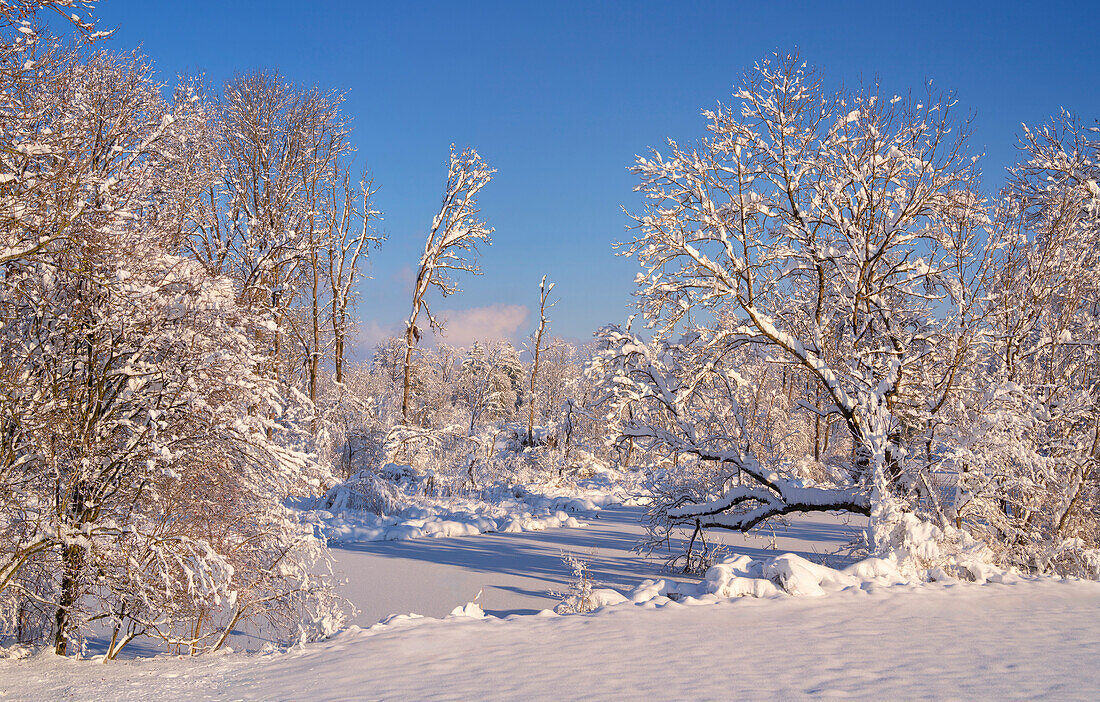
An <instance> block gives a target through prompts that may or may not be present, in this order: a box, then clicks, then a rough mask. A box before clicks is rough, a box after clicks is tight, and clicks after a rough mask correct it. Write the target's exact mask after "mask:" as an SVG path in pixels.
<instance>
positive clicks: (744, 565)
mask: <svg viewBox="0 0 1100 702" xmlns="http://www.w3.org/2000/svg"><path fill="white" fill-rule="evenodd" d="M961 572H962V573H963V574H964V575H965V577H963V578H962V579H963V580H966V581H969V582H974V583H1004V584H1008V583H1014V582H1019V581H1021V580H1023V578H1022V577H1021V576H1020V575H1019V574H1018V573H1016V572H1015V571H1014V570H1011V569H1009V570H1005V569H1002V568H997V567H996V566H993V565H991V564H989V563H986V562H978V561H974V562H968V566H967V569H966V570H963V571H961ZM944 580H958V578H953V577H951V576H950V575H949V574H948V573H947V572H946V571H945V570H943V569H942V568H939V567H937V568H934V569H931V570H929V571H926V572H914V571H913V569H912V566H911V564H910V563H909V562H907V561H904V560H903V561H899V560H898V559H897V557H896V556H890V557H889V558H867V559H865V560H862V561H859V562H857V563H853V564H852V565H850V566H848V567H847V568H844V569H843V570H837V569H835V568H830V567H828V566H824V565H821V564H819V563H814V562H812V561H809V560H806V559H805V558H803V557H801V556H798V555H796V554H793V553H785V554H783V555H780V556H776V557H774V558H769V559H764V560H754V559H752V558H750V557H748V556H745V555H739V556H733V557H730V558H727V559H725V560H723V561H721V562H719V563H716V564H715V565H713V566H711V567H710V569H709V570H707V572H706V575H705V576H704V578H703V580H702V582H700V583H698V584H694V583H677V582H673V581H668V580H645V581H643V582H642V583H641V584H640V585H639V586H638V587H636V588H635V589H634V590H633V591H632V592H631V593H630V594H629V595H628V596H627V597H626V598H625V599H626V600H627V601H629V602H631V603H633V604H635V605H645V604H663V603H664V600H671V601H677V602H681V603H683V604H706V603H713V602H717V601H719V600H723V599H730V598H735V597H759V598H771V597H821V596H822V595H826V594H829V593H833V592H842V591H845V590H850V591H854V590H861V591H864V592H870V591H872V590H874V589H877V588H888V587H895V586H909V587H920V586H922V585H924V584H927V583H928V582H936V581H944Z"/></svg>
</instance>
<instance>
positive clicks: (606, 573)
mask: <svg viewBox="0 0 1100 702" xmlns="http://www.w3.org/2000/svg"><path fill="white" fill-rule="evenodd" d="M641 516H642V510H641V509H640V508H636V507H608V508H605V509H603V510H601V511H600V512H598V513H597V514H590V515H588V516H585V517H584V521H585V523H586V524H587V526H585V527H583V528H580V529H548V530H545V531H539V532H524V533H516V534H482V535H480V536H475V537H467V538H449V539H418V540H416V541H371V542H365V543H335V544H333V553H334V555H335V557H336V570H337V572H338V574H339V575H341V576H342V577H343V578H344V579H345V580H346V584H345V585H344V588H343V593H344V596H345V597H347V598H348V599H349V600H351V601H352V602H354V603H355V604H356V605H357V606H358V607H359V609H360V613H359V615H358V616H357V617H356V618H355V619H354V620H353V623H354V624H358V625H360V626H370V625H371V624H374V623H375V622H377V621H379V620H381V619H382V618H383V617H385V616H387V615H389V614H394V613H407V612H416V613H417V614H423V615H426V616H429V617H441V616H444V615H445V614H447V613H448V612H450V611H451V610H452V609H453V608H454V607H455V606H457V605H460V604H464V603H466V602H468V601H470V600H472V599H473V598H474V597H475V596H477V594H478V592H481V593H482V595H481V597H480V599H479V600H478V602H479V604H480V605H481V606H482V608H483V609H484V610H485V611H486V612H489V613H491V614H495V615H499V616H506V615H508V614H533V613H535V612H537V611H539V610H542V609H551V608H553V607H554V605H555V604H557V603H558V599H557V598H555V597H554V596H552V595H550V594H549V591H550V590H555V591H559V592H560V591H563V590H565V589H566V587H568V584H569V581H570V579H571V574H570V570H569V566H568V565H566V564H565V563H564V562H563V561H562V554H563V553H571V554H575V555H577V556H580V557H581V558H583V559H585V560H587V561H588V563H589V566H590V568H591V577H592V580H593V582H594V584H595V586H596V587H609V588H615V589H618V590H622V591H628V590H630V589H632V588H634V587H635V586H636V585H637V584H638V583H639V582H640V581H641V580H643V579H646V578H662V577H668V573H666V572H664V570H663V569H662V563H661V561H660V560H659V559H653V558H650V559H647V558H644V557H643V556H641V555H640V554H638V553H635V552H633V551H632V550H631V549H632V548H633V547H634V546H635V545H636V544H637V543H638V540H639V539H640V538H641V536H642V528H641V526H640V524H639V520H640V519H641ZM846 522H847V519H846V518H839V517H836V516H832V515H827V514H822V515H813V516H807V517H803V518H800V519H798V520H796V521H793V522H792V523H791V525H790V527H788V528H787V529H783V530H780V531H777V532H776V535H775V539H774V542H773V539H772V538H771V535H770V534H768V535H766V536H742V535H740V534H737V535H733V534H730V535H726V536H725V537H724V538H723V542H724V543H725V544H726V548H727V550H728V551H729V552H730V553H732V552H734V551H735V552H736V553H743V554H747V555H750V556H752V557H754V558H764V557H767V556H774V555H777V554H778V553H784V552H791V553H797V554H799V555H802V556H806V557H811V558H818V554H826V553H829V552H830V551H834V550H836V549H837V548H839V547H840V546H841V545H843V544H844V543H845V542H846V541H847V540H848V539H849V537H850V535H851V532H852V531H853V530H854V529H855V528H857V527H858V526H859V525H860V524H861V523H862V522H860V521H855V520H853V522H854V523H853V525H852V526H848V525H847V524H846ZM773 546H774V549H773ZM819 560H820V559H819ZM831 560H832V562H833V563H834V564H836V565H844V564H845V563H846V562H845V561H843V560H842V559H839V558H833V559H831ZM681 579H685V580H686V578H681Z"/></svg>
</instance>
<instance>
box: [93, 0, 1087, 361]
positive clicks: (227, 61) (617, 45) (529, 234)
mask: <svg viewBox="0 0 1100 702" xmlns="http://www.w3.org/2000/svg"><path fill="white" fill-rule="evenodd" d="M97 14H98V15H99V17H100V19H101V22H103V24H104V25H105V26H106V27H116V26H117V27H118V31H117V33H116V35H115V37H114V39H113V40H112V43H113V44H114V45H115V46H116V47H119V48H130V47H135V46H138V45H140V46H141V47H142V49H143V51H144V52H145V53H146V54H147V55H148V56H149V57H150V58H151V59H152V60H153V62H154V63H155V64H156V65H157V66H158V68H159V69H160V71H161V72H162V75H163V77H164V78H165V79H171V78H172V77H173V76H175V75H176V74H178V73H190V74H194V73H198V72H203V73H205V74H206V75H207V77H208V78H209V79H210V80H212V81H214V82H215V83H220V82H222V81H224V80H225V79H227V78H228V77H230V76H231V75H232V74H233V73H234V72H235V71H238V70H249V69H254V68H265V67H274V68H278V69H279V70H280V71H282V72H283V74H284V75H286V76H287V77H288V78H289V79H291V80H293V81H296V82H299V83H303V84H307V85H317V86H319V87H323V88H337V89H341V90H347V91H348V93H347V102H346V112H347V113H348V114H349V115H350V116H351V117H352V118H353V123H354V126H355V132H354V142H355V144H356V145H357V147H358V149H359V154H360V157H361V158H362V159H364V160H365V162H366V164H367V165H368V166H369V167H370V169H371V170H372V172H373V174H374V176H375V178H376V181H377V183H378V184H379V185H380V186H381V191H380V192H379V194H378V197H377V203H376V204H377V206H378V207H379V208H380V209H382V210H383V211H384V212H385V222H384V225H383V228H384V231H385V232H386V233H387V234H388V236H389V240H388V241H387V242H386V243H385V244H384V245H383V247H382V249H381V250H380V251H377V252H372V254H373V260H372V264H371V271H370V272H371V275H373V279H372V280H369V281H366V282H365V283H364V285H363V286H362V300H361V303H360V307H359V311H360V316H361V318H362V321H363V325H364V329H366V330H367V332H368V333H367V336H368V337H370V338H374V337H375V336H377V335H378V334H379V333H382V332H385V331H388V330H396V329H398V327H399V326H400V323H401V319H403V318H404V316H405V315H406V314H407V313H408V310H407V306H408V303H409V300H408V283H407V279H408V277H409V275H410V271H411V268H412V267H413V266H415V264H416V262H417V260H418V257H419V254H420V251H421V249H422V247H423V239H424V234H425V232H426V228H427V226H428V225H429V224H430V221H431V217H432V215H433V214H434V212H435V211H436V209H437V208H438V203H439V197H440V194H441V189H442V185H443V180H444V176H445V170H446V160H447V153H448V151H447V150H448V145H449V144H450V143H452V142H456V143H457V144H458V145H460V146H462V145H470V146H474V147H475V148H477V149H478V150H479V151H480V152H481V154H482V156H483V157H484V158H485V159H486V160H487V161H488V162H489V163H490V164H491V165H492V166H494V167H496V168H497V169H498V171H499V172H498V174H497V176H496V179H495V180H494V182H493V183H491V184H490V185H489V186H488V187H487V188H486V190H485V191H484V195H483V197H482V199H481V205H482V212H483V215H484V216H485V217H486V218H487V219H488V221H489V223H490V224H491V225H492V226H494V227H495V228H496V234H495V235H494V243H493V245H492V247H490V248H488V249H486V250H484V251H483V255H482V266H483V269H484V271H485V275H484V276H482V277H480V278H476V279H467V280H465V281H464V283H465V284H464V285H463V288H464V292H463V293H462V294H460V295H458V296H456V297H454V298H450V299H448V300H446V301H442V302H439V303H437V305H436V306H437V307H439V308H440V309H450V310H455V311H456V312H455V313H454V314H452V315H451V317H452V319H453V321H454V324H455V326H456V327H463V326H464V327H465V331H467V332H470V333H472V332H473V330H476V329H483V328H484V329H489V328H492V327H494V326H496V327H499V328H500V330H502V331H507V330H508V329H510V328H514V331H515V333H516V334H518V335H523V334H526V333H528V332H529V331H530V330H531V328H533V327H534V325H535V324H536V323H537V319H535V316H536V315H537V295H538V282H539V279H540V278H541V277H542V275H543V274H544V273H546V274H549V277H550V279H551V280H553V281H555V282H556V283H557V287H556V288H555V290H554V292H555V296H556V297H557V299H558V304H557V306H556V307H555V308H554V310H553V314H552V318H553V320H554V323H553V333H555V334H560V335H563V336H570V337H577V338H588V337H589V335H590V334H591V332H592V331H593V330H594V329H595V328H597V327H598V326H600V325H602V324H604V323H606V322H609V321H622V320H623V319H624V318H625V316H626V315H627V314H628V310H627V306H628V305H629V303H630V292H631V289H632V279H633V274H634V270H635V266H634V264H633V262H632V261H629V260H624V259H621V258H616V257H614V256H613V255H612V248H611V245H612V243H613V242H615V241H617V240H622V239H624V238H626V236H627V234H626V232H625V226H626V225H627V223H628V220H627V218H626V217H625V216H624V215H623V213H622V211H621V206H626V207H628V208H633V206H634V205H635V204H636V197H635V195H634V194H633V192H632V187H633V180H632V178H631V176H630V175H629V174H628V173H627V171H626V168H627V167H628V166H629V165H630V163H631V162H632V160H633V157H634V155H635V154H638V153H641V152H643V151H644V150H645V149H646V147H647V146H650V145H658V146H659V145H660V144H661V143H662V142H663V140H664V138H665V137H666V136H671V137H674V138H676V139H678V140H689V139H692V138H696V137H698V136H701V134H702V126H703V121H702V119H701V117H700V116H699V112H700V110H701V109H702V108H704V107H709V106H711V105H713V104H714V103H715V102H716V101H718V100H725V99H726V98H727V97H728V95H729V92H730V88H731V86H733V84H734V83H735V82H736V81H737V80H738V78H739V76H740V75H741V74H742V72H743V71H744V70H745V69H746V68H748V67H749V66H751V65H752V63H753V62H754V61H756V60H757V59H759V58H761V57H762V56H764V55H765V54H767V53H770V52H773V51H775V50H780V51H784V52H786V51H790V50H792V49H798V50H799V51H800V52H801V54H802V57H803V58H804V59H805V60H807V61H809V62H810V63H812V64H814V65H816V66H817V67H818V68H820V69H821V70H822V72H823V74H824V77H825V78H826V80H827V81H829V82H831V83H834V84H836V85H841V84H843V85H849V86H855V85H858V84H860V83H861V82H866V81H869V80H873V79H875V78H876V77H877V78H878V80H879V81H880V82H881V83H882V85H883V86H884V89H885V90H888V91H895V92H900V91H904V90H908V89H909V88H914V89H916V88H919V87H920V86H921V85H923V83H924V82H925V81H926V80H928V79H932V80H933V81H934V85H935V86H937V87H939V88H940V89H945V90H953V91H955V92H956V93H957V96H958V98H959V100H960V107H961V108H963V109H964V110H968V111H972V112H973V113H974V123H973V131H974V135H973V140H972V144H973V147H974V150H975V151H976V152H984V153H985V154H986V156H985V159H984V161H983V164H984V165H983V169H984V171H985V173H986V181H987V185H988V187H989V188H990V189H994V188H996V187H997V186H998V185H999V184H1000V182H1001V180H1002V173H1003V169H1004V167H1005V166H1006V165H1008V164H1010V163H1011V162H1012V161H1013V160H1014V158H1015V150H1014V143H1015V135H1016V134H1017V133H1018V132H1019V125H1020V123H1021V122H1028V123H1034V122H1039V121H1043V120H1045V119H1047V118H1049V117H1050V116H1051V115H1054V114H1056V113H1057V111H1058V109H1059V108H1060V107H1065V108H1067V109H1069V110H1071V111H1072V112H1075V113H1077V114H1079V115H1080V116H1081V117H1082V119H1084V120H1087V121H1088V122H1090V123H1091V122H1092V121H1093V120H1094V119H1096V118H1097V117H1100V88H1098V84H1100V80H1098V79H1100V44H1098V42H1097V41H1096V33H1095V28H1096V27H1097V26H1098V24H1100V3H1095V2H1093V3H1084V2H1083V3H1041V4H1040V3H1035V4H1023V3H1013V2H997V3H991V2H980V3H977V2H976V3H962V2H960V3H920V2H907V3H893V2H875V3H865V2H860V3H855V2H852V3H831V2H805V3H794V2H767V1H757V2H752V3H741V2H697V3H672V2H666V3H657V2H640V1H635V2H606V3H600V2H591V1H590V2H553V3H534V2H484V3H478V2H470V3H438V4H436V3H428V2H411V1H407V2H401V1H391V2H335V1H331V0H313V1H312V2H284V1H283V0H267V1H265V2H255V1H252V0H221V1H220V2H209V1H207V0H186V1H180V2H176V1H172V2H159V1H157V2H150V1H149V0H103V2H102V4H101V6H100V8H99V10H98V12H97ZM493 305H496V306H497V307H495V308H493V309H489V310H485V309H478V310H475V311H474V312H465V313H463V312H461V311H462V310H467V309H470V308H486V307H489V306H493ZM508 305H511V306H513V307H505V306H508ZM522 306H526V308H529V309H534V310H535V314H528V315H527V316H526V319H523V320H520V318H521V317H523V309H522ZM456 333H457V334H458V335H459V337H461V336H462V333H463V330H462V329H456ZM457 340H459V341H461V338H459V339H457Z"/></svg>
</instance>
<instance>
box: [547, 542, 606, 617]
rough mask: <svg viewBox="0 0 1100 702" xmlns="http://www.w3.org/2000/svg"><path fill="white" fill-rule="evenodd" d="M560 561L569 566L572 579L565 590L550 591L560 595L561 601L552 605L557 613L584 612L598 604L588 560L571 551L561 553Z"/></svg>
mask: <svg viewBox="0 0 1100 702" xmlns="http://www.w3.org/2000/svg"><path fill="white" fill-rule="evenodd" d="M561 559H562V562H563V563H565V564H566V565H567V566H569V570H570V573H571V575H572V580H571V581H570V582H569V588H568V589H567V590H566V591H565V592H551V593H550V594H551V595H553V596H555V597H560V598H561V602H560V603H559V604H558V605H557V606H556V607H554V611H555V612H557V613H558V614H584V613H585V612H591V611H592V610H594V609H596V607H598V606H599V604H598V603H597V600H596V598H595V597H594V596H593V588H592V578H591V576H590V574H589V571H588V562H587V561H585V560H583V559H581V558H580V557H579V556H577V555H576V554H573V553H563V554H562V556H561Z"/></svg>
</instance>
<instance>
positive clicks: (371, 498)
mask: <svg viewBox="0 0 1100 702" xmlns="http://www.w3.org/2000/svg"><path fill="white" fill-rule="evenodd" d="M390 465H392V464H390ZM387 467H388V466H387ZM319 504H320V506H321V508H322V509H326V510H328V511H330V512H343V511H344V510H354V511H365V512H371V513H373V514H393V513H394V512H396V511H397V509H398V508H399V507H400V505H401V495H400V493H399V488H398V487H397V485H396V484H395V482H394V480H393V479H392V478H391V477H390V476H387V477H383V476H381V475H379V474H378V473H375V472H374V471H372V470H361V471H359V472H357V473H355V474H354V475H352V476H351V477H349V478H348V479H347V480H345V481H343V482H342V483H339V484H338V485H335V486H333V487H332V488H330V489H329V491H328V492H327V493H325V496H324V497H323V498H321V500H320V502H319Z"/></svg>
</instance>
